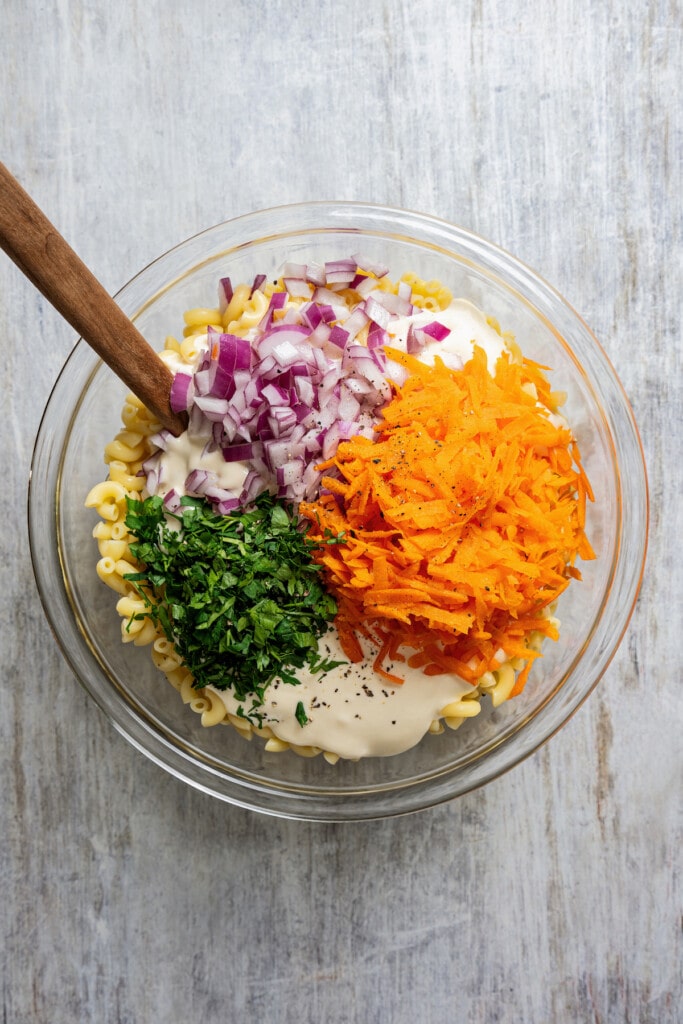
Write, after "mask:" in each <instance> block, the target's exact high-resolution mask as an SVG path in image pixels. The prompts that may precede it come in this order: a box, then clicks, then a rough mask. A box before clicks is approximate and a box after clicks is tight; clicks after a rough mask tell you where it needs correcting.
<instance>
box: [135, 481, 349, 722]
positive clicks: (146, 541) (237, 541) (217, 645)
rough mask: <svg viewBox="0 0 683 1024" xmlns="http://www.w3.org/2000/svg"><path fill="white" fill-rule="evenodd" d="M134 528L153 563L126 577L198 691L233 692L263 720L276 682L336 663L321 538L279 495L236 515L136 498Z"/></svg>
mask: <svg viewBox="0 0 683 1024" xmlns="http://www.w3.org/2000/svg"><path fill="white" fill-rule="evenodd" d="M169 519H170V522H169ZM174 519H175V520H176V521H177V522H176V523H173V520H174ZM126 525H127V526H128V528H129V529H130V530H131V531H132V533H134V535H135V540H134V541H133V542H132V543H131V545H130V547H131V551H132V553H133V555H134V556H135V558H136V559H138V561H140V562H141V563H143V565H144V568H143V570H142V571H140V572H136V573H130V574H128V575H127V576H126V579H129V580H130V582H131V583H133V585H134V586H135V588H136V590H137V591H138V593H140V594H141V595H142V596H143V597H145V599H146V601H147V604H148V613H147V614H148V615H149V617H150V618H151V619H152V621H153V622H154V623H155V624H158V625H159V626H161V628H162V630H163V632H164V634H165V635H166V636H167V637H168V639H169V640H171V641H172V642H173V644H174V645H175V647H176V650H177V651H178V653H179V654H180V656H181V657H182V659H183V661H184V663H185V664H186V665H187V667H188V668H189V669H190V671H191V672H192V675H193V676H194V685H195V687H196V688H197V689H201V688H202V687H204V686H207V685H208V684H209V683H210V684H211V685H212V686H215V687H216V688H217V689H219V690H224V689H232V690H233V692H234V694H235V697H236V698H237V700H239V701H246V700H247V698H249V701H250V705H251V706H250V710H249V712H244V711H243V709H242V708H240V711H239V713H240V714H244V715H245V717H248V718H250V719H253V720H255V721H259V720H260V718H261V717H262V716H260V715H259V714H258V711H257V708H258V707H259V706H260V705H261V704H262V702H263V694H264V692H265V689H266V687H267V686H268V685H269V683H270V682H271V681H272V680H273V679H274V678H275V677H279V678H281V679H283V680H284V681H285V682H288V683H296V682H297V679H296V675H295V670H296V669H297V668H303V667H304V666H308V668H309V669H310V670H311V671H312V672H319V671H323V670H324V669H326V668H327V667H328V663H326V662H324V661H322V660H321V658H320V656H319V652H318V640H319V638H320V637H321V636H322V635H323V634H324V633H325V632H326V631H327V629H328V626H329V623H330V622H331V621H332V620H333V619H334V617H335V615H336V613H337V606H336V603H335V601H334V599H333V598H332V597H331V596H330V595H329V594H328V593H327V591H326V590H325V588H324V586H323V583H322V579H321V573H320V566H319V565H318V564H317V563H316V562H314V561H313V558H312V551H313V550H314V547H315V544H314V542H313V541H309V540H308V539H307V537H306V533H305V530H302V528H301V527H300V526H299V524H298V523H297V520H296V516H295V515H294V513H293V512H292V510H291V509H289V508H286V507H285V506H284V505H282V504H281V503H280V502H278V500H277V499H276V498H274V497H273V496H272V495H270V494H262V495H260V496H259V497H258V498H257V499H256V501H255V502H254V504H253V505H251V506H249V507H248V508H246V509H239V510H237V511H235V512H232V513H230V514H229V515H227V516H221V515H216V514H215V513H214V512H213V510H212V509H211V507H210V506H209V505H208V503H207V502H205V501H203V500H201V499H197V498H183V499H182V502H181V508H180V509H179V511H178V512H177V513H176V514H175V515H173V516H169V513H167V512H166V511H165V509H164V505H163V501H162V499H161V498H160V497H158V496H155V497H152V498H147V499H146V500H144V501H137V500H135V499H132V498H129V499H128V514H127V516H126ZM340 541H341V538H339V540H338V542H340ZM150 593H151V594H152V595H153V597H154V600H150V598H149V594H150ZM301 711H302V712H303V705H301ZM304 718H305V712H304ZM297 719H298V720H299V721H300V722H301V719H300V717H299V711H298V708H297ZM305 720H306V721H307V719H305ZM301 724H302V725H303V724H305V723H304V722H301Z"/></svg>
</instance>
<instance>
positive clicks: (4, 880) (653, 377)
mask: <svg viewBox="0 0 683 1024" xmlns="http://www.w3.org/2000/svg"><path fill="white" fill-rule="evenodd" d="M682 80H683V14H682V11H681V7H680V5H679V4H678V3H677V2H676V0H620V2H617V0H605V2H604V3H599V2H589V0H567V2H559V0H550V2H541V0H531V3H529V2H524V3H523V2H521V0H463V2H459V3H451V4H448V3H445V4H444V3H437V2H436V0H411V2H406V0H393V2H390V0H385V2H379V0H376V2H375V0H364V2H362V3H361V2H358V0H347V2H346V3H337V2H335V0H320V2H312V0H311V2H307V0H288V2H284V0H279V2H272V3H267V4H256V3H249V2H247V0H232V2H230V0H228V2H227V3H223V4H217V3H211V2H210V0H193V2H192V3H180V2H175V0H170V2H167V3H162V2H159V0H145V2H143V0H128V2H126V3H105V2H97V0H54V2H48V3H40V4H39V3H37V2H35V0H28V2H23V0H21V2H20V0H5V2H4V4H3V5H2V11H1V12H0V102H1V103H2V111H1V115H0V126H1V127H0V133H1V137H2V153H1V154H0V158H1V159H3V160H4V162H5V163H6V164H7V165H8V166H9V167H10V169H12V170H13V171H14V173H16V174H17V175H18V176H19V178H20V180H21V181H22V182H23V184H24V185H25V187H26V188H28V190H29V191H30V192H31V193H32V194H33V195H34V196H35V197H36V198H37V200H38V201H39V202H40V203H41V204H43V206H44V208H45V209H46V210H47V211H49V213H50V214H51V216H52V218H53V220H54V221H55V222H56V224H57V225H58V226H59V228H60V229H61V230H62V232H63V233H64V234H65V235H66V236H67V237H68V238H69V239H70V240H71V241H72V243H73V244H74V245H75V247H76V248H77V250H78V251H79V252H80V254H81V255H82V257H83V258H84V259H85V260H86V262H87V263H89V264H90V265H91V266H92V268H93V269H94V271H95V273H96V274H97V275H98V276H99V277H100V278H101V280H102V281H103V282H104V284H105V285H106V286H107V287H108V288H110V289H111V290H112V291H116V290H117V289H118V288H119V287H121V286H122V285H123V284H124V283H125V281H127V280H128V279H129V278H130V277H131V276H132V275H133V273H134V272H136V271H137V270H138V269H139V268H140V267H142V266H144V265H145V264H146V263H147V262H148V261H149V260H150V259H151V258H152V257H154V256H155V255H157V254H158V253H160V252H162V251H164V250H166V249H167V248H169V247H170V246H171V245H173V244H175V243H176V242H177V241H179V240H181V239H183V238H184V237H186V236H188V235H190V234H193V233H195V232H196V231H197V230H199V229H201V228H203V227H206V226H209V225H211V224H214V223H216V222H218V221H220V220H224V219H226V218H228V217H231V216H233V215H237V214H240V213H244V212H248V211H250V210H252V209H256V208H258V207H261V206H268V205H274V204H279V203H285V202H294V201H298V200H302V199H308V198H315V199H325V198H336V199H365V200H370V201H375V202H386V203H389V204H391V205H400V206H406V207H408V208H413V209H419V210H423V211H426V212H429V213H434V214H437V215H439V216H442V217H444V218H446V219H449V220H452V221H455V222H457V223H460V224H462V225H463V226H465V227H469V228H471V229H473V230H475V231H476V232H478V233H479V234H482V235H484V236H485V237H487V238H490V239H491V240H493V241H495V242H497V243H499V244H501V245H502V246H504V247H505V248H507V249H509V250H511V251H513V252H514V253H516V254H517V255H518V256H519V257H520V258H521V259H523V260H524V261H525V262H527V263H529V264H530V265H532V266H534V267H535V268H536V269H537V270H538V271H539V272H540V273H541V274H542V275H543V276H544V277H545V278H546V279H548V280H550V281H551V282H553V283H554V284H555V285H556V286H557V287H558V288H559V290H560V291H561V292H562V293H563V294H565V295H566V296H567V298H568V299H569V300H570V301H571V302H572V304H573V305H574V306H575V307H576V308H577V309H578V310H579V311H580V312H581V313H582V314H583V316H584V317H585V319H586V320H587V321H588V323H589V324H590V325H591V326H592V327H593V329H594V330H595V332H596V333H597V335H598V337H599V338H600V339H601V341H602V343H603V345H604V346H605V348H606V349H607V351H608V353H609V355H610V356H611V358H612V360H613V362H614V363H615V364H616V366H617V367H618V371H619V373H620V376H621V378H622V380H623V382H624V385H625V387H626V390H627V392H628V394H629V395H630V397H631V400H632V403H633V405H634V409H635V413H636V416H637V419H638V421H639V424H640V427H641V431H642V436H643V442H644V447H645V451H646V457H647V462H648V467H649V474H650V485H651V499H652V529H651V539H650V544H651V547H650V555H649V562H648V568H647V574H646V578H645V582H644V586H643V590H642V595H641V598H640V601H639V605H638V608H637V610H636V613H635V616H634V618H633V621H632V623H631V627H630V629H629V632H628V634H627V638H626V640H625V641H624V643H623V645H622V646H621V649H620V651H619V653H618V655H617V657H616V658H615V660H614V662H613V663H612V665H611V667H610V669H609V671H608V672H607V674H606V676H605V678H604V680H603V681H602V683H601V684H600V686H599V687H598V689H597V690H596V692H595V693H594V695H593V696H592V697H591V698H590V700H589V701H588V702H587V704H586V705H585V706H584V707H583V708H582V710H581V711H580V712H579V713H578V714H577V715H576V716H575V718H574V719H573V720H572V722H571V723H570V724H569V725H568V726H567V727H566V728H565V729H564V731H563V732H562V733H561V734H560V735H559V736H557V737H556V738H555V739H554V740H552V741H551V743H550V744H549V745H548V746H546V747H545V748H544V749H542V750H541V751H540V752H539V753H538V754H537V755H535V756H534V757H532V758H531V759H529V760H528V761H527V762H526V763H525V764H523V765H522V766H520V767H518V768H516V769H515V770H514V771H512V772H511V773H509V774H508V775H507V776H505V777H504V778H502V779H500V780H499V781H497V782H496V783H494V784H492V785H490V786H489V787H487V788H486V789H484V790H483V791H481V792H478V793H473V794H471V795H469V796H467V797H465V798H462V799H460V800H458V801H456V802H454V803H452V804H450V805H448V806H444V807H440V808H438V809H435V810H432V811H429V812H426V813H423V814H420V815H417V816H413V817H409V818H406V819H399V820H391V821H384V822H380V823H371V824H365V825H360V826H351V827H338V826H332V825H327V826H319V825H308V824H297V823H287V822H283V821H277V820H270V819H267V818H263V817H260V816H256V815H254V814H250V813H246V812H243V811H241V810H235V809H232V808H230V807H228V806H224V805H222V804H220V803H218V802H217V801H214V800H212V799H210V798H208V797H204V796H202V795H200V794H198V793H196V792H191V791H189V790H187V789H186V788H185V787H184V786H183V785H182V784H180V783H179V782H176V781H174V780H173V779H172V778H170V777H168V776H166V775H165V774H164V773H162V772H161V771H160V770H159V769H158V768H156V767H155V766H154V765H153V764H151V763H149V762H147V761H146V760H145V759H144V758H143V757H142V756H141V755H139V754H138V753H136V752H135V751H134V750H133V749H132V748H131V747H129V745H128V744H127V743H126V742H125V741H124V740H122V739H121V738H120V737H119V736H118V735H117V734H116V733H115V732H114V730H113V729H112V728H111V727H110V726H109V724H108V723H107V721H105V720H104V718H103V716H102V715H101V714H100V712H99V711H98V710H97V709H96V707H95V706H94V705H93V704H92V703H91V702H90V701H89V699H88V698H87V697H86V696H85V695H84V693H83V692H82V691H81V689H80V687H79V686H78V684H77V683H76V682H75V680H74V679H73V678H72V676H71V675H70V673H69V671H68V670H67V668H66V667H65V664H64V663H63V661H62V659H61V657H60V655H59V653H58V651H57V648H56V646H55V643H54V641H53V639H52V636H51V634H50V632H49V630H48V627H47V624H46V621H45V619H44V617H43V613H42V611H41V608H40V606H39V602H38V598H37V594H36V589H35V586H34V583H33V579H32V575H31V566H30V561H29V553H28V543H27V532H26V525H25V496H26V486H27V479H28V469H29V461H30V455H31V449H32V444H33V440H34V437H35V434H36V431H37V427H38V423H39V418H40V413H41V409H42V407H43V405H44V403H45V401H46V399H47V396H48V394H49V392H50V388H51V386H52V383H53V381H54V379H55V377H56V375H57V372H58V370H59V368H60V366H61V365H62V363H63V361H64V359H65V357H66V355H67V353H68V352H69V350H70V348H71V346H72V345H73V343H74V341H75V338H74V336H73V334H72V332H71V331H70V330H69V328H68V327H67V326H66V325H65V324H64V323H63V322H61V321H60V320H59V318H58V317H57V315H56V314H55V313H54V312H53V311H52V310H51V309H50V308H48V307H47V306H46V304H45V303H44V302H43V300H42V299H41V298H40V297H39V296H38V295H37V294H36V293H35V292H34V291H33V290H32V288H31V287H30V286H29V284H28V283H27V282H26V281H24V280H23V279H22V278H21V277H20V275H19V273H18V271H17V270H16V269H15V268H14V266H13V265H12V264H11V263H10V262H9V261H8V260H6V259H5V258H4V257H2V258H0V338H1V342H0V352H1V353H2V388H3V410H2V411H3V416H2V419H1V421H0V429H1V430H2V452H3V479H4V485H3V487H2V490H1V492H0V507H1V510H2V511H1V515H2V521H3V522H4V523H5V527H4V529H3V532H2V541H1V543H2V559H1V564H2V588H1V594H0V602H1V603H0V645H1V650H2V665H3V672H2V678H1V680H0V686H1V687H2V698H1V702H0V708H1V712H0V714H1V721H0V731H1V737H2V745H1V747H0V765H1V769H0V770H1V772H2V786H1V787H0V815H1V817H0V843H1V844H2V851H1V855H0V886H1V892H0V928H1V929H2V942H1V943H0V956H1V957H2V968H3V970H2V979H3V980H2V1007H3V1015H2V1020H3V1021H7V1022H9V1024H17V1022H22V1021H41V1022H42V1021H45V1022H49V1024H60V1022H70V1024H71V1022H74V1021H80V1022H97V1024H104V1022H125V1024H132V1022H146V1021H181V1020H189V1021H202V1022H207V1024H208V1022H209V1021H267V1020H278V1021H297V1022H304V1021H306V1022H314V1024H317V1022H326V1024H341V1022H358V1024H367V1022H375V1021H376V1022H391V1024H404V1022H405V1024H413V1022H425V1024H430V1022H434V1024H441V1022H444V1021H454V1022H494V1021H496V1022H506V1024H507V1022H519V1024H531V1022H551V1021H552V1022H555V1021H558V1022H561V1021H589V1020H590V1021H592V1022H600V1024H604V1022H610V1024H623V1022H625V1021H627V1022H639V1024H667V1022H674V1021H677V1020H681V1016H680V1014H681V1012H682V1011H681V1008H680V1002H681V1000H682V999H683V991H682V989H683V986H682V983H681V909H682V908H681V781H682V780H681V733H682V725H683V722H682V713H681V709H682V700H681V668H682V665H681V632H682V627H683V623H682V621H681V559H680V538H681V535H682V533H683V523H682V519H681V503H682V495H681V477H682V474H681V446H680V438H681V412H682V411H683V410H682V407H681V349H682V345H681V306H682V299H681V296H682V295H683V274H682V262H683V245H682V219H681V195H682V193H683V178H682V175H681V166H682V163H683V136H682V131H683V128H682V123H683V115H682V106H681V82H682Z"/></svg>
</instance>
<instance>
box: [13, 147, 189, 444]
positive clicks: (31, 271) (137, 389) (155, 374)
mask: <svg viewBox="0 0 683 1024" xmlns="http://www.w3.org/2000/svg"><path fill="white" fill-rule="evenodd" d="M0 246H1V247H2V248H3V249H4V250H5V252H6V253H7V255H8V256H9V257H10V258H11V259H12V260H14V262H15V263H16V265H17V266H18V267H19V269H20V270H21V271H23V273H24V274H25V275H26V277H28V278H29V280H30V281H32V282H33V284H34V285H35V286H36V288H38V290H39V291H41V292H42V293H43V295H44V296H45V298H46V299H47V300H48V302H50V303H51V304H52V305H53V306H54V307H55V309H56V310H58V311H59V312H60V313H61V315H62V316H63V317H64V319H65V320H68V322H69V323H70V324H71V326H72V327H74V328H75V330H76V331H78V333H79V334H80V335H81V336H82V337H83V338H84V339H85V341H87V342H88V344H89V345H90V346H91V347H92V348H94V349H95V351H96V352H97V354H98V355H99V356H100V357H101V358H102V359H103V360H104V361H105V363H107V365H108V366H110V367H111V368H112V370H113V371H114V373H115V374H116V375H117V376H118V377H120V378H121V380H122V381H123V382H124V383H125V384H127V385H128V387H129V388H130V389H131V391H133V392H134V393H135V394H136V395H137V396H138V398H139V399H140V400H141V401H142V402H144V404H145V405H146V406H147V408H148V409H149V410H150V412H152V413H153V414H154V415H155V416H156V417H157V418H158V419H159V421H160V422H161V423H162V424H163V425H164V426H165V427H168V429H169V430H171V431H172V432H173V433H174V434H176V435H177V434H180V433H182V431H183V430H184V429H185V425H186V420H185V418H184V417H183V416H180V415H178V413H175V412H173V411H172V410H171V406H170V393H171V383H172V381H173V374H172V373H171V371H170V370H169V368H168V367H167V366H166V365H165V364H164V363H163V362H162V361H161V359H159V356H158V355H157V354H156V352H155V351H154V349H153V348H152V347H151V346H150V345H148V344H147V342H146V341H145V339H144V338H143V337H142V335H141V334H140V332H139V331H138V330H137V329H136V328H135V327H134V326H133V324H132V323H131V321H130V320H129V319H128V317H127V316H126V315H125V313H124V312H123V310H122V309H120V308H119V306H117V305H116V303H115V302H114V300H113V299H112V298H111V296H110V295H109V294H108V292H107V291H105V289H104V288H103V287H102V285H101V284H100V283H99V281H98V280H97V278H95V277H94V276H93V275H92V274H91V272H90V271H89V270H88V268H87V267H86V266H85V264H84V263H83V262H82V261H81V260H80V259H79V258H78V256H77V255H76V253H75V252H74V251H73V249H71V247H70V246H69V245H68V244H67V242H66V241H65V240H64V239H63V238H62V236H61V235H60V234H59V232H58V231H57V230H56V228H54V227H53V225H52V224H51V223H50V221H49V220H48V219H47V217H46V216H45V214H44V213H43V212H42V210H40V209H39V208H38V207H37V206H36V204H35V203H34V202H33V200H32V199H31V197H30V196H29V195H28V194H27V193H26V192H25V191H24V189H23V188H22V187H21V185H20V184H19V182H18V181H17V180H16V179H15V178H14V177H13V176H12V175H11V174H10V172H9V171H8V170H7V168H6V167H5V166H4V164H2V163H0Z"/></svg>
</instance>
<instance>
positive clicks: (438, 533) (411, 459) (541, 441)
mask: <svg viewBox="0 0 683 1024" xmlns="http://www.w3.org/2000/svg"><path fill="white" fill-rule="evenodd" d="M387 353H388V355H389V357H390V358H391V359H392V360H394V361H395V362H398V363H400V364H401V365H403V366H404V367H405V368H406V369H407V371H408V374H409V376H408V378H407V380H406V381H405V383H404V384H403V385H402V386H401V387H400V388H399V387H396V388H395V395H394V397H393V399H392V400H391V401H390V402H389V403H388V404H387V406H386V407H385V408H384V410H383V418H382V420H381V421H380V423H379V424H377V426H376V427H375V431H376V438H375V439H373V440H370V439H368V438H365V437H354V438H351V440H349V441H344V442H342V443H341V444H340V445H339V447H338V449H337V452H336V455H335V456H334V457H333V458H331V459H327V460H326V461H325V462H324V463H322V464H321V465H320V466H319V467H318V468H319V469H321V470H323V471H324V472H325V474H326V475H325V477H324V480H323V484H324V487H325V491H324V492H323V493H322V494H321V496H320V497H319V498H318V500H317V501H314V502H309V503H303V504H302V505H301V506H300V512H301V514H302V515H303V516H304V517H305V518H306V519H308V520H309V523H310V526H309V537H310V538H311V539H313V540H318V541H320V542H321V543H320V547H319V550H318V553H317V554H316V558H317V559H318V560H319V561H320V563H321V565H322V566H323V568H324V572H325V574H326V579H327V584H328V586H329V588H330V590H331V592H332V593H333V594H334V595H335V597H336V598H337V601H338V606H339V612H338V616H337V628H338V630H339V635H340V639H341V643H342V646H343V648H344V650H345V652H346V653H347V655H348V656H349V657H352V655H353V657H352V660H358V658H359V656H362V653H361V652H360V645H359V643H358V641H357V638H356V633H357V632H361V634H362V635H365V636H366V637H367V636H368V635H370V636H374V637H375V639H377V638H379V640H378V643H379V650H378V653H377V656H376V658H375V660H374V668H375V671H377V672H379V673H380V674H381V675H383V676H385V677H386V678H387V679H390V680H391V681H392V682H397V681H399V682H400V677H398V676H396V675H395V674H394V673H391V672H387V671H386V670H385V669H384V668H382V663H383V661H384V660H385V659H386V658H390V659H391V660H392V661H396V660H403V656H402V655H400V654H399V647H401V646H403V647H406V648H408V649H409V651H410V652H411V653H409V654H408V655H407V656H406V657H407V664H408V665H409V666H411V667H419V668H421V669H422V670H423V672H424V673H425V674H427V675H432V674H439V673H442V672H457V673H458V674H459V675H461V676H462V677H463V678H464V679H466V680H468V681H469V682H471V683H472V684H476V682H477V680H478V679H479V678H480V676H481V675H482V674H483V673H484V672H486V671H492V670H493V669H495V668H497V667H499V665H500V663H501V660H502V658H501V651H502V652H504V655H505V657H506V658H520V659H522V660H523V661H524V662H525V664H524V667H523V668H522V669H521V671H520V672H519V674H518V676H517V679H516V681H515V686H514V689H513V691H512V692H513V694H516V693H519V692H521V690H522V689H523V688H524V685H525V683H526V680H527V677H528V674H529V671H530V669H531V666H532V664H533V662H534V661H535V659H536V658H538V657H539V652H538V651H536V650H532V648H531V647H530V646H529V640H530V637H531V634H532V633H540V634H543V635H545V636H547V637H551V638H556V637H557V631H556V629H555V625H554V624H553V623H552V621H551V618H550V617H549V614H548V611H547V610H548V608H549V607H550V606H552V605H553V604H554V602H555V601H556V600H557V598H558V597H559V595H560V594H561V593H562V592H563V591H564V589H565V588H566V587H567V585H568V584H569V581H570V580H571V579H573V578H580V572H579V570H578V569H577V568H576V567H575V564H574V563H575V561H576V560H577V558H581V559H584V560H586V559H591V558H594V557H595V554H594V552H593V549H592V547H591V545H590V543H589V541H588V539H587V537H586V535H585V533H584V527H585V514H586V502H587V501H592V500H593V492H592V490H591V487H590V483H589V481H588V479H587V477H586V474H585V471H584V469H583V466H582V464H581V457H580V453H579V450H578V446H577V444H576V442H575V440H574V438H573V437H572V434H571V432H570V430H569V429H567V428H566V427H564V426H558V425H557V421H556V420H555V419H554V418H553V419H551V418H550V416H549V411H550V410H552V409H553V408H554V406H553V402H554V399H553V397H552V393H551V391H550V385H549V383H548V380H547V378H546V377H545V374H544V368H543V367H541V366H540V365H539V364H537V363H533V362H531V361H530V360H523V361H522V362H521V364H520V363H518V362H513V361H512V360H511V359H510V358H509V357H508V356H507V355H503V356H501V358H500V359H499V360H498V362H497V364H496V368H495V372H494V373H493V374H491V373H489V370H488V367H487V362H486V356H485V353H484V352H483V350H482V349H480V348H478V347H476V346H475V349H474V355H473V357H472V359H470V360H469V361H468V362H467V363H466V364H465V366H464V368H463V369H462V370H460V371H454V370H451V369H449V368H448V367H446V366H445V365H444V364H443V362H441V360H439V359H438V358H437V359H436V361H435V365H434V366H427V365H425V364H423V363H421V362H420V361H419V360H417V359H415V358H414V357H413V356H410V355H406V353H402V352H399V351H397V350H394V349H388V350H387ZM529 385H533V387H529ZM534 395H536V396H537V398H536V397H534ZM328 531H329V532H330V533H331V534H332V535H334V536H337V535H338V534H340V533H343V535H344V538H345V542H344V543H340V544H334V545H329V544H327V545H326V544H324V543H322V541H323V540H324V538H325V537H326V536H329V534H328ZM399 671H400V670H399Z"/></svg>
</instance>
